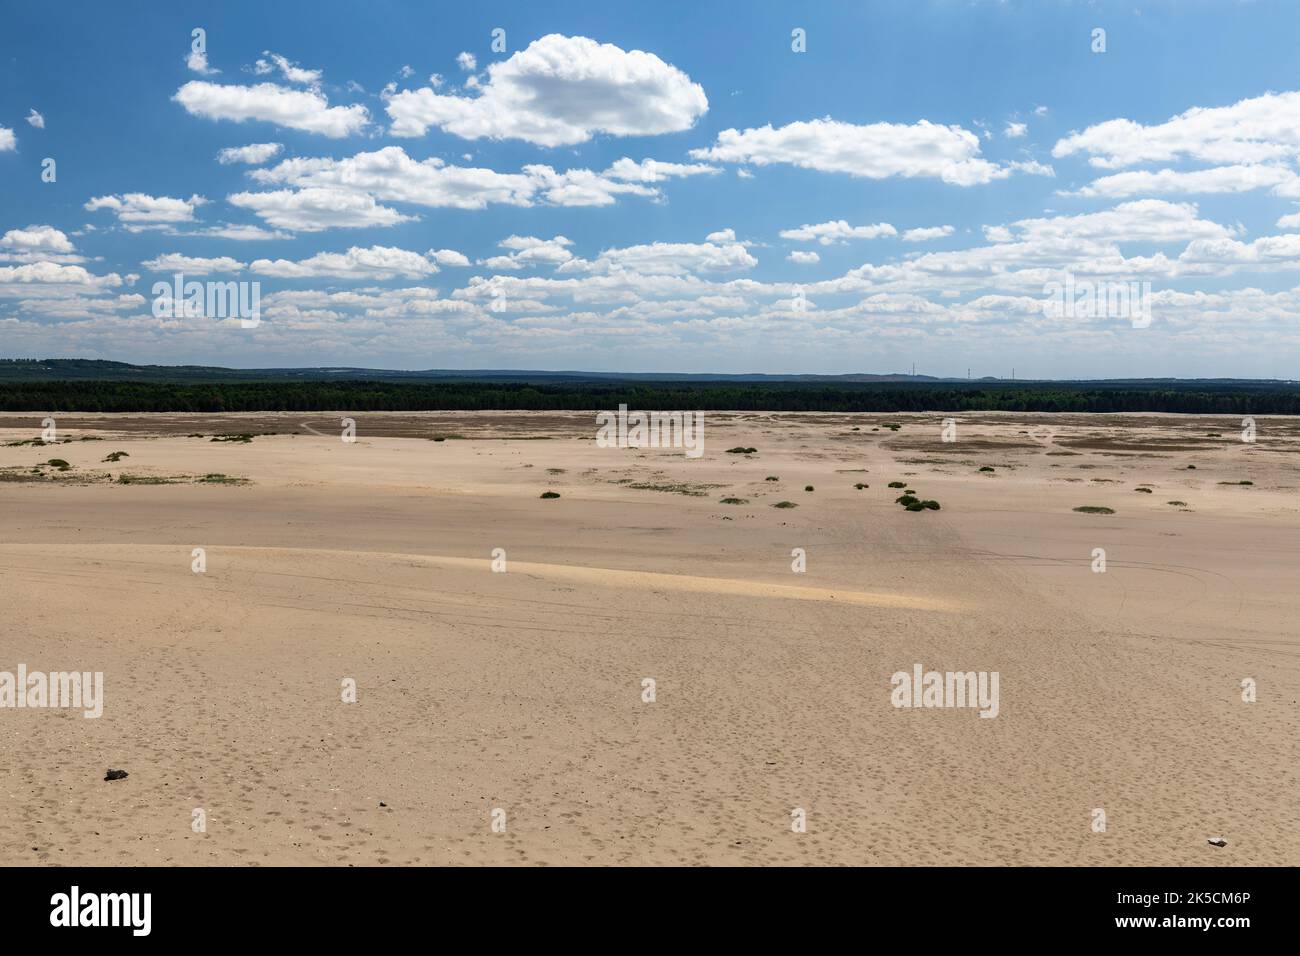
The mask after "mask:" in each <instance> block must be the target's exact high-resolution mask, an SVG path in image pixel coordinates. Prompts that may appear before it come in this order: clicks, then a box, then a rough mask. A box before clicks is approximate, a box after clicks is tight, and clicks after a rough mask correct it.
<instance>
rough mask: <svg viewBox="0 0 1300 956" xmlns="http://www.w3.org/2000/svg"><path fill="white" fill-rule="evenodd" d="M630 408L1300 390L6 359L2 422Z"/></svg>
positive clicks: (1079, 399) (1220, 383) (959, 405)
mask: <svg viewBox="0 0 1300 956" xmlns="http://www.w3.org/2000/svg"><path fill="white" fill-rule="evenodd" d="M624 403H626V404H627V405H628V406H629V407H630V408H633V409H642V410H673V409H681V410H698V411H733V410H735V411H740V410H748V411H819V412H962V411H1010V412H1179V413H1188V414H1216V415H1218V414H1228V415H1241V416H1245V415H1300V386H1297V383H1295V382H1279V381H1257V380H1241V379H1197V380H1179V379H1109V380H1103V381H1080V382H1053V381H1038V382H1035V381H1022V380H1016V381H1009V380H1007V379H997V380H988V379H980V380H975V381H968V380H966V379H939V378H933V377H930V376H922V375H916V376H913V375H870V374H855V375H707V374H692V375H685V374H667V373H606V372H538V371H525V370H509V369H473V370H449V369H428V370H425V371H394V370H389V369H364V368H279V369H276V368H271V369H226V368H216V367H212V366H202V365H176V366H167V365H128V364H126V363H123V362H106V361H99V360H93V359H40V360H27V359H23V360H14V359H6V360H0V411H20V412H33V413H44V414H50V413H54V412H262V411H326V410H328V411H342V410H351V411H356V412H363V411H474V410H514V409H520V410H537V411H560V410H579V411H589V410H595V409H613V408H617V407H618V406H619V405H620V404H624Z"/></svg>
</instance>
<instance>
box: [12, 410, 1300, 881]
mask: <svg viewBox="0 0 1300 956" xmlns="http://www.w3.org/2000/svg"><path fill="white" fill-rule="evenodd" d="M343 416H344V413H340V414H338V415H326V414H320V413H311V414H304V413H299V414H296V415H293V414H285V415H269V414H268V415H250V416H233V415H232V416H222V417H221V419H220V420H216V419H213V418H205V417H203V416H179V415H157V416H150V415H135V416H111V415H103V416H89V415H86V416H72V415H69V416H61V417H60V418H59V422H58V424H59V428H60V430H61V437H65V438H70V439H72V440H71V441H69V442H66V443H62V444H59V445H57V446H45V447H34V446H32V445H9V446H4V447H0V614H3V620H4V622H5V626H4V630H3V635H4V636H3V640H2V641H0V671H14V670H15V669H16V668H17V666H18V665H19V664H20V663H22V664H25V665H26V666H27V667H28V669H30V670H44V671H49V670H73V669H75V670H79V671H102V672H103V673H104V675H105V687H106V689H105V697H106V700H105V705H104V714H103V716H102V717H101V718H99V719H97V720H95V719H91V720H87V719H84V718H83V717H82V716H81V715H80V713H79V712H77V713H73V712H70V711H68V710H56V709H7V708H6V709H0V862H4V863H9V864H13V863H33V862H39V863H68V864H72V863H75V864H95V863H108V864H112V863H133V864H136V863H143V864H169V863H173V864H174V863H215V864H259V863H295V864H356V865H375V864H385V863H394V864H448V863H468V864H475V863H524V864H546V863H549V864H575V863H576V864H582V863H597V864H616V863H650V864H674V863H686V864H695V863H783V864H810V863H846V864H907V863H916V864H977V863H979V864H1031V863H1043V864H1045V863H1063V864H1081V865H1088V864H1138V863H1154V864H1228V865H1261V864H1262V865H1281V864H1295V863H1297V862H1300V803H1298V802H1297V801H1296V799H1295V796H1294V795H1295V793H1296V789H1297V788H1296V784H1297V779H1296V776H1297V768H1300V760H1298V759H1297V757H1298V756H1300V755H1298V754H1297V731H1298V730H1300V719H1298V716H1297V715H1298V711H1297V706H1296V702H1297V699H1298V698H1300V638H1297V637H1296V636H1295V634H1294V629H1293V627H1292V626H1291V624H1292V621H1294V620H1295V619H1296V618H1297V616H1300V613H1298V612H1300V589H1298V588H1296V586H1295V581H1296V579H1297V571H1300V555H1298V553H1297V548H1296V544H1295V542H1296V541H1297V532H1298V531H1300V478H1298V477H1297V470H1296V462H1297V461H1298V460H1300V459H1297V456H1298V455H1300V422H1297V421H1296V420H1292V419H1281V418H1276V419H1274V418H1260V419H1259V420H1258V429H1259V433H1258V440H1257V441H1256V442H1254V443H1245V442H1242V441H1240V440H1239V437H1238V433H1239V432H1240V420H1239V419H1230V418H1227V417H1218V418H1209V417H1205V418H1184V417H1176V416H1169V417H1161V416H1149V415H1146V416H1125V415H1107V416H1094V417H1086V416H1040V415H1020V416H1013V415H991V414H990V415H966V416H954V417H956V418H957V420H958V431H957V440H956V441H955V442H952V443H946V442H942V441H940V417H941V416H933V415H926V416H921V415H916V416H906V415H904V416H899V415H891V416H876V415H794V414H770V415H769V414H761V413H759V414H740V413H737V414H728V415H714V416H711V417H710V418H709V421H708V431H707V434H706V441H707V451H706V454H705V455H704V457H703V458H701V459H699V460H688V459H686V458H685V457H684V456H683V455H682V454H681V453H680V452H673V451H669V450H663V451H659V450H635V449H624V450H619V449H600V448H597V447H596V446H595V444H594V442H593V440H592V436H593V434H594V427H593V417H592V416H591V415H576V414H574V415H565V414H551V415H538V416H533V415H524V414H509V413H481V414H424V415H396V414H394V415H379V414H374V415H363V414H355V415H353V416H351V417H354V418H355V419H356V420H357V435H358V440H357V442H356V443H353V444H349V443H344V442H342V441H340V440H339V438H338V437H337V436H338V434H339V419H340V418H342V417H343ZM40 417H41V416H21V415H0V444H3V443H4V442H14V441H19V440H23V439H30V438H32V437H34V436H35V435H37V434H38V433H39V430H40V424H39V419H40ZM886 422H894V423H901V424H902V427H901V429H899V430H898V431H897V432H895V431H892V430H889V429H888V428H885V427H884V423H886ZM854 429H857V430H856V431H855V430H854ZM214 432H252V433H258V436H257V437H255V438H254V439H253V440H252V441H251V442H250V443H247V444H243V443H223V442H212V441H210V440H209V438H208V437H201V438H194V437H187V436H188V435H190V434H191V433H203V435H204V436H210V435H212V434H213V433H214ZM264 432H277V433H278V434H275V435H268V434H260V433H264ZM293 432H297V433H298V434H292V433H293ZM313 432H318V433H319V434H313ZM1211 433H1214V434H1215V435H1216V436H1217V437H1211ZM451 435H455V436H463V437H451V438H447V440H444V441H436V442H435V441H430V440H429V439H430V438H431V437H434V436H451ZM83 437H92V438H98V439H100V440H94V441H81V440H80V439H81V438H83ZM738 445H739V446H753V447H756V448H757V449H758V453H757V454H756V455H753V456H746V455H739V454H727V453H726V452H725V451H724V450H725V449H727V448H731V447H733V446H738ZM115 451H123V452H126V453H127V455H126V457H124V458H122V459H121V460H120V461H118V462H116V463H112V462H104V461H103V459H104V458H106V457H107V456H108V455H109V453H110V452H115ZM51 458H59V459H64V460H66V461H67V462H69V464H70V465H71V467H70V469H69V470H68V471H66V472H59V471H57V470H55V469H53V468H50V467H48V466H47V467H45V468H43V469H41V471H42V474H43V475H44V476H45V477H42V478H40V479H38V480H37V479H36V477H35V476H34V475H31V470H32V469H33V468H34V467H36V466H37V465H38V464H39V463H41V462H46V461H48V460H49V459H51ZM1188 465H1194V466H1195V468H1188V467H1187V466H1188ZM985 466H987V467H992V468H993V469H994V470H993V471H991V472H988V471H980V470H979V469H980V468H981V467H985ZM123 474H125V475H127V476H128V477H130V478H134V479H137V480H136V481H135V482H134V483H130V484H121V483H119V482H118V481H117V479H118V478H120V476H122V475H123ZM205 475H222V476H226V479H216V480H212V481H209V482H206V483H204V482H199V481H197V479H199V478H202V477H203V476H205ZM769 476H773V477H777V478H778V479H779V480H777V481H767V480H765V479H766V478H768V477H769ZM23 478H25V479H31V480H19V479H23ZM227 479H246V480H247V483H246V484H228V483H223V482H224V481H225V480H227ZM148 480H152V481H162V482H167V483H160V484H147V483H144V481H148ZM891 481H902V482H904V483H905V484H906V487H908V488H915V489H916V490H917V491H918V493H919V494H920V496H921V497H924V498H933V499H937V500H938V501H939V502H941V504H942V510H940V511H926V512H921V513H909V512H906V511H904V510H903V509H902V508H900V507H899V506H898V505H897V504H895V503H894V498H895V497H897V496H898V495H899V494H900V493H901V489H891V488H889V487H887V485H888V483H889V482H891ZM1240 481H1250V482H1253V483H1252V484H1249V485H1241V484H1236V482H1240ZM1227 482H1232V484H1228V483H1227ZM856 483H866V484H868V485H869V486H870V487H868V488H864V489H861V490H858V489H855V488H854V485H855V484H856ZM806 485H813V486H814V487H815V489H816V490H815V491H812V492H807V491H805V490H804V487H805V486H806ZM1142 485H1149V486H1151V491H1150V492H1149V493H1147V492H1141V491H1137V490H1136V489H1137V488H1138V487H1139V486H1142ZM546 490H554V491H556V492H559V493H560V494H561V495H562V497H561V498H559V499H556V500H542V499H540V498H539V495H540V494H541V493H542V492H543V491H546ZM723 498H738V499H742V500H743V501H744V502H745V503H742V504H724V503H722V499H723ZM779 501H790V502H793V503H795V504H797V505H798V507H796V508H788V509H778V508H774V507H772V506H773V505H774V504H776V503H777V502H779ZM1170 502H1181V504H1171V503H1170ZM1084 505H1093V506H1104V507H1109V508H1111V509H1113V510H1114V512H1115V513H1114V514H1111V515H1100V514H1082V513H1077V512H1075V511H1074V510H1073V509H1074V508H1075V507H1078V506H1084ZM194 548H203V549H205V551H206V560H207V567H206V571H205V572H204V573H194V572H193V571H192V570H191V561H192V557H191V554H192V551H193V549H194ZM1096 548H1103V549H1104V550H1105V552H1106V559H1107V570H1106V572H1105V573H1104V574H1103V573H1094V572H1093V570H1092V565H1093V561H1094V559H1093V551H1094V549H1096ZM494 549H503V550H504V552H505V559H506V570H505V572H504V573H496V572H494V571H493V570H492V555H493V551H494ZM794 549H803V550H804V552H805V553H806V561H807V570H806V572H804V573H795V572H794V571H792V568H791V564H792V560H793V558H792V551H793V550H794ZM915 663H920V664H922V665H923V666H924V667H925V668H926V669H935V670H940V671H944V670H961V671H969V670H974V671H997V672H999V673H1000V675H1001V683H1000V687H1001V701H1000V710H999V713H998V716H997V718H996V719H991V720H985V719H979V718H978V716H977V714H976V712H975V711H974V710H969V709H967V710H961V709H904V708H895V707H894V706H892V705H891V703H890V678H891V675H892V674H894V673H895V672H897V671H910V670H911V668H912V666H913V665H914V664H915ZM1247 677H1249V678H1253V679H1254V680H1255V681H1256V682H1257V685H1258V701H1257V702H1255V703H1246V702H1243V700H1242V691H1241V681H1242V680H1243V678H1247ZM345 678H350V679H352V680H354V681H355V682H356V687H357V700H356V702H355V703H345V702H344V701H343V700H342V695H341V687H342V682H343V680H344V679H345ZM645 678H650V679H653V680H654V682H655V700H654V701H653V702H649V703H647V702H644V701H643V699H642V694H643V684H642V681H643V679H645ZM109 767H114V768H124V769H126V770H128V771H129V773H130V776H129V777H128V778H127V779H125V780H121V781H114V782H105V781H104V780H103V777H104V772H105V770H106V769H107V768H109ZM381 804H383V805H382V806H381ZM495 808H500V809H501V810H504V812H505V818H506V821H507V823H506V829H505V832H503V833H496V832H493V830H492V827H491V822H492V811H493V810H494V809H495ZM795 808H802V809H804V810H805V811H806V813H807V832H806V833H795V832H792V829H791V812H792V810H794V809H795ZM1097 808H1101V809H1104V810H1105V813H1106V821H1107V826H1106V831H1105V832H1102V833H1097V832H1093V830H1092V826H1091V825H1092V819H1093V812H1094V810H1095V809H1097ZM195 809H202V810H204V811H205V813H206V832H203V833H196V832H194V830H193V829H192V827H191V823H192V820H193V811H194V810H195ZM1212 836H1222V837H1224V838H1225V839H1226V840H1227V841H1228V843H1227V846H1226V847H1223V848H1217V847H1212V846H1209V845H1208V844H1207V842H1206V840H1207V838H1209V837H1212Z"/></svg>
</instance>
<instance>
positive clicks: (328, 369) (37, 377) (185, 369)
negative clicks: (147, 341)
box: [0, 359, 942, 382]
mask: <svg viewBox="0 0 1300 956" xmlns="http://www.w3.org/2000/svg"><path fill="white" fill-rule="evenodd" d="M87 380H89V381H104V382H112V381H118V382H125V381H131V382H306V381H316V382H319V381H369V382H397V381H406V382H463V381H475V382H602V381H611V380H613V381H629V382H635V381H645V382H694V381H700V382H703V381H709V382H937V381H942V380H941V379H938V378H935V377H934V376H931V375H904V374H901V373H898V374H890V375H871V374H867V373H861V372H855V373H852V374H848V375H767V374H761V373H749V374H726V373H695V372H581V371H560V372H550V371H538V370H530V369H423V370H417V371H407V370H400V369H384V368H355V367H347V366H345V367H334V366H323V367H318V368H246V369H238V368H221V367H219V366H213V365H130V364H128V363H126V362H109V361H105V360H102V359H0V382H40V381H87Z"/></svg>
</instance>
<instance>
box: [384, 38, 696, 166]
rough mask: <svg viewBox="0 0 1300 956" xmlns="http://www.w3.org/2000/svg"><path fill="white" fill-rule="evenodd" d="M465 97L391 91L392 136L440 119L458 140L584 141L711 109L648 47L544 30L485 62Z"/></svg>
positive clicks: (669, 128) (670, 123)
mask: <svg viewBox="0 0 1300 956" xmlns="http://www.w3.org/2000/svg"><path fill="white" fill-rule="evenodd" d="M487 77H488V78H487V80H486V82H484V83H482V84H480V85H479V86H478V87H477V89H476V90H475V91H474V93H473V95H467V96H456V95H443V94H439V93H437V92H435V91H434V90H433V89H432V88H430V87H424V88H421V89H418V90H403V91H402V92H400V93H395V94H393V95H391V96H390V97H389V100H388V106H387V111H388V115H389V116H390V117H391V119H392V133H393V134H394V135H396V136H423V135H424V134H425V133H426V132H427V131H428V130H429V128H430V127H434V126H436V127H438V128H440V129H443V130H445V131H447V132H449V133H453V134H455V135H456V136H460V137H463V138H465V139H480V138H484V137H486V138H489V139H522V140H526V141H527V142H530V143H535V144H537V145H539V146H565V145H571V144H574V143H583V142H586V141H587V140H589V139H591V137H592V136H594V135H595V134H597V133H608V134H611V135H613V136H647V135H653V134H658V133H672V132H678V131H680V130H685V129H689V128H690V127H691V126H692V125H693V124H694V123H695V121H696V119H698V118H699V117H700V116H702V115H703V114H704V113H705V112H706V111H707V110H708V107H709V102H708V98H707V97H706V96H705V95H704V90H703V88H702V87H701V86H700V85H699V84H698V83H693V82H692V81H691V78H690V77H689V76H687V75H686V74H685V73H683V72H682V71H681V70H679V69H677V67H675V66H672V65H671V64H668V63H665V62H664V61H663V60H661V59H660V58H659V57H657V56H655V55H654V54H653V53H647V52H645V51H643V50H630V51H629V50H623V49H621V48H619V47H617V46H614V45H613V44H611V43H597V42H596V41H595V40H592V39H589V38H587V37H569V36H562V35H560V34H549V35H547V36H544V37H542V38H540V39H538V40H534V41H533V42H532V43H530V44H529V45H528V47H527V48H526V49H524V50H521V51H519V52H517V53H515V54H514V55H513V56H511V57H510V58H509V59H507V60H502V61H500V62H498V63H493V64H491V65H489V66H488V68H487Z"/></svg>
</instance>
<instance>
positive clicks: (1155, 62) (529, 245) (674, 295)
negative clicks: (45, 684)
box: [0, 0, 1300, 378]
mask: <svg viewBox="0 0 1300 956" xmlns="http://www.w3.org/2000/svg"><path fill="white" fill-rule="evenodd" d="M3 22H4V29H3V30H2V31H0V183H2V184H3V196H4V201H3V204H0V355H5V356H26V357H46V356H85V357H98V358H111V359H117V360H122V361H132V362H160V363H181V362H184V363H204V364H223V365H232V366H240V367H250V366H264V365H352V366H375V367H380V366H382V367H402V368H430V367H456V368H503V367H510V368H550V369H575V368H577V369H592V370H626V371H689V372H698V371H720V372H745V371H761V372H826V373H838V372H853V371H868V372H889V371H898V370H903V369H907V368H910V366H911V365H912V363H913V362H915V363H916V367H917V370H918V371H920V372H925V373H929V374H935V375H965V374H966V371H967V369H970V370H971V374H973V375H975V376H980V375H998V376H1005V375H1008V374H1009V373H1010V370H1011V368H1012V367H1014V368H1015V369H1016V374H1017V377H1026V378H1027V377H1070V376H1078V377H1113V376H1166V375H1179V376H1240V377H1279V378H1290V377H1294V375H1295V361H1294V360H1295V358H1296V354H1297V345H1298V344H1300V336H1297V333H1296V327H1297V326H1296V320H1297V319H1300V287H1297V281H1298V280H1297V277H1296V271H1297V267H1300V235H1297V233H1300V217H1297V216H1296V213H1297V212H1298V211H1300V174H1298V173H1297V172H1296V170H1297V163H1298V162H1300V93H1298V92H1296V91H1297V89H1300V81H1297V80H1296V78H1295V75H1294V62H1295V52H1294V51H1295V44H1296V40H1297V35H1298V31H1297V27H1298V26H1300V9H1298V8H1297V7H1296V6H1295V4H1293V3H1283V2H1263V0H1261V2H1228V0H1223V2H1211V0H1201V2H1195V0H1184V2H1180V3H1173V2H1154V3H1147V2H1129V3H1123V4H1119V3H1114V4H1112V3H1107V2H1095V3H1082V2H1078V3H1076V2H1053V0H1040V2H1037V3H1031V2H1027V0H1021V2H1014V0H1012V2H1003V3H999V2H991V0H969V2H949V0H912V2H897V3H893V2H882V3H817V4H812V3H808V4H801V3H789V2H786V3H775V2H770V3H764V2H758V3H753V2H746V3H744V4H741V3H739V2H735V3H699V2H695V3H657V4H654V5H649V4H636V5H632V4H607V5H596V4H590V3H543V2H530V3H510V4H494V3H476V4H473V5H469V4H464V5H461V4H455V5H453V4H429V3H396V2H378V3H373V2H372V3H366V4H355V3H335V2H323V3H322V2H317V3H311V4H307V3H302V4H299V3H274V4H268V3H259V4H252V3H241V2H231V3H222V4H219V5H218V4H211V5H199V4H185V3H176V4H167V5H166V6H165V7H164V6H163V5H157V8H156V9H155V8H154V7H152V6H150V7H145V6H144V5H140V6H131V5H105V4H99V3H72V4H67V5H60V7H59V8H58V9H56V10H50V9H47V8H41V7H37V6H30V5H28V6H22V7H18V6H15V5H11V6H10V7H8V8H7V9H6V11H5V12H4V14H3ZM195 28H201V29H202V31H203V43H202V44H201V45H202V46H203V55H202V56H198V55H196V54H195V51H194V40H193V38H192V31H193V30H194V29H195ZM1098 28H1100V29H1102V30H1104V31H1105V37H1104V40H1105V49H1104V52H1099V51H1095V50H1094V47H1096V46H1098V41H1097V40H1096V39H1095V38H1094V31H1095V30H1097V29H1098ZM796 29H799V30H802V31H804V36H805V38H806V42H805V43H804V47H805V49H804V50H803V51H796V50H794V49H792V47H793V46H795V45H797V44H796V43H795V41H794V39H792V31H794V30H796ZM494 30H501V31H504V32H503V34H498V36H499V40H498V42H497V44H496V46H497V49H493V31H494ZM223 151H225V152H224V153H223ZM49 159H52V160H53V161H54V167H53V170H54V178H53V181H46V180H47V179H49V175H48V173H46V174H45V177H44V178H43V176H42V173H43V170H45V169H47V168H48V163H47V160H49ZM1288 217H1290V218H1288ZM178 272H179V273H182V274H183V275H184V276H185V278H186V279H187V280H192V281H193V280H197V281H201V282H206V281H221V282H225V281H230V280H233V281H238V282H250V283H252V282H256V283H258V284H259V285H258V288H259V292H260V310H261V311H260V321H259V323H258V324H257V325H256V327H252V328H249V327H244V325H246V323H245V324H244V325H241V323H239V322H238V321H236V320H233V319H225V320H223V319H220V318H216V317H204V316H189V317H181V318H170V317H166V316H163V317H159V316H158V315H157V314H155V309H154V303H155V299H156V298H157V296H156V294H155V290H154V284H155V283H156V282H160V281H166V282H170V281H171V278H172V276H173V275H175V274H176V273H178ZM1067 275H1068V277H1069V279H1070V281H1071V282H1072V283H1073V284H1074V285H1073V286H1072V287H1073V288H1076V289H1085V288H1088V284H1089V283H1093V284H1095V286H1094V287H1095V288H1098V289H1101V290H1105V289H1112V290H1113V289H1116V288H1122V289H1136V288H1139V287H1140V286H1141V284H1142V283H1149V286H1147V288H1149V289H1150V293H1149V295H1148V296H1147V297H1146V298H1145V300H1144V301H1145V311H1144V312H1141V310H1139V312H1141V317H1144V318H1141V317H1140V318H1139V319H1135V318H1134V315H1133V314H1132V310H1129V311H1126V310H1125V309H1124V308H1122V307H1117V306H1116V304H1115V303H1114V302H1111V304H1110V305H1108V306H1107V307H1105V308H1100V309H1095V310H1092V311H1089V310H1088V309H1086V308H1084V307H1082V306H1080V305H1079V304H1077V303H1076V304H1075V307H1074V308H1070V307H1069V303H1066V304H1065V305H1062V303H1061V302H1059V301H1053V298H1052V296H1053V292H1052V290H1053V289H1055V288H1057V286H1054V285H1053V283H1054V282H1061V281H1063V280H1064V278H1065V277H1066V276H1067ZM1134 283H1136V285H1134ZM1103 301H1104V296H1103Z"/></svg>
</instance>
